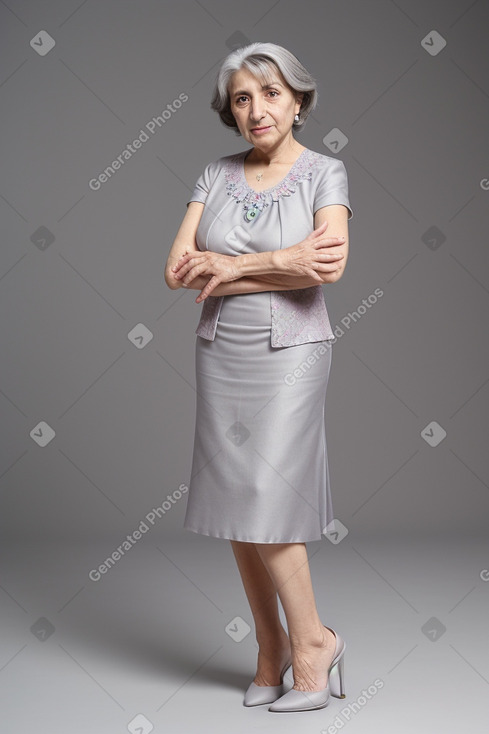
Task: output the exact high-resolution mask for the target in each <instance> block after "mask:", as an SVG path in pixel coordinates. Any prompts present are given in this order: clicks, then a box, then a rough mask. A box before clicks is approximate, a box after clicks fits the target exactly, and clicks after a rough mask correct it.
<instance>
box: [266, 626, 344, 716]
mask: <svg viewBox="0 0 489 734" xmlns="http://www.w3.org/2000/svg"><path fill="white" fill-rule="evenodd" d="M326 629H329V631H330V632H332V633H333V634H334V636H335V637H336V646H335V651H334V655H333V659H332V661H331V664H330V666H329V668H328V682H327V684H326V688H323V689H322V690H320V691H298V690H297V689H296V688H291V689H290V690H289V691H287V693H285V694H284V695H283V696H282V697H281V698H278V699H277V700H276V701H274V703H273V704H272V705H271V706H270V707H269V709H268V710H269V711H274V712H275V711H277V712H279V711H312V710H313V709H322V708H324V707H325V706H327V705H328V703H329V699H330V695H332V696H335V697H336V698H345V668H344V656H345V650H346V644H345V641H344V640H343V638H342V637H341V636H340V635H339V634H338V633H337V632H335V631H334V630H333V629H331V627H326Z"/></svg>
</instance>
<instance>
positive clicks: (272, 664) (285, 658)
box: [253, 633, 292, 686]
mask: <svg viewBox="0 0 489 734" xmlns="http://www.w3.org/2000/svg"><path fill="white" fill-rule="evenodd" d="M284 634H285V633H284ZM258 644H259V650H258V665H257V671H256V675H255V678H254V680H253V683H255V685H257V686H279V685H280V684H281V683H282V680H283V672H284V670H285V668H286V667H288V664H290V663H291V662H292V653H291V648H290V642H289V638H288V636H287V634H285V637H283V638H282V639H281V640H280V641H279V642H272V641H270V639H267V640H266V641H262V642H261V643H258Z"/></svg>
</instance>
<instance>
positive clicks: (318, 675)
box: [292, 626, 336, 691]
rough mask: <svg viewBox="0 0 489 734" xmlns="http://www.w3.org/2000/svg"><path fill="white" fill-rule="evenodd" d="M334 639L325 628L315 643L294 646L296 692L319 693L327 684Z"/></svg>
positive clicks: (334, 647)
mask: <svg viewBox="0 0 489 734" xmlns="http://www.w3.org/2000/svg"><path fill="white" fill-rule="evenodd" d="M335 649H336V637H335V635H334V634H333V633H332V632H331V630H329V629H328V628H327V627H324V626H323V628H322V634H321V635H320V636H319V639H318V640H317V642H316V643H311V644H308V645H301V646H300V647H298V646H295V647H294V651H293V658H292V661H293V662H292V667H293V670H294V685H293V688H294V689H295V690H296V691H321V690H323V689H324V688H326V685H327V683H328V669H329V667H330V665H331V663H332V661H333V658H334V653H335Z"/></svg>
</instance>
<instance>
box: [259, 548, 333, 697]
mask: <svg viewBox="0 0 489 734" xmlns="http://www.w3.org/2000/svg"><path fill="white" fill-rule="evenodd" d="M254 545H255V548H256V552H257V553H258V555H259V556H260V558H261V560H262V562H263V565H264V566H265V568H266V569H267V571H268V573H269V575H270V577H271V579H272V581H273V585H274V588H276V589H277V591H278V595H279V597H280V601H281V603H282V606H283V609H284V612H285V616H286V618H287V626H288V631H289V638H290V644H291V649H292V666H293V671H294V688H295V689H297V690H300V691H319V690H321V689H322V688H325V686H326V684H327V682H328V673H327V668H328V667H329V665H330V664H331V661H332V659H333V656H334V650H335V637H334V635H333V633H332V632H330V631H329V630H328V629H326V628H325V627H324V626H323V624H322V622H321V620H320V618H319V615H318V612H317V608H316V601H315V598H314V592H313V588H312V582H311V576H310V571H309V559H308V556H307V549H306V545H305V543H273V544H268V543H255V544H254Z"/></svg>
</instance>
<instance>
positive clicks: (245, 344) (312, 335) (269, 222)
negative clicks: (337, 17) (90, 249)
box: [165, 43, 353, 712]
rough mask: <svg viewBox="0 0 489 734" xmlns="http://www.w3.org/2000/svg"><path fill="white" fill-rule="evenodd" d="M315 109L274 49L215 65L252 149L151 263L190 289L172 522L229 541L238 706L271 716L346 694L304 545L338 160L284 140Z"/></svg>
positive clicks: (342, 212)
mask: <svg viewBox="0 0 489 734" xmlns="http://www.w3.org/2000/svg"><path fill="white" fill-rule="evenodd" d="M316 101H317V91H316V84H315V81H314V79H313V78H312V77H311V75H310V74H309V73H308V71H307V70H306V69H305V68H304V66H303V65H302V64H301V63H300V62H299V61H298V59H297V58H296V57H295V56H294V55H293V54H291V53H290V52H289V51H287V50H286V49H285V48H282V47H281V46H277V45H275V44H273V43H252V44H251V45H249V46H246V47H244V48H239V49H237V50H235V51H233V52H232V53H230V54H229V55H228V56H227V57H226V59H225V60H224V62H223V63H222V65H221V68H220V70H219V73H218V75H217V80H216V86H215V90H214V95H213V99H212V103H211V107H212V109H214V110H215V111H216V112H217V113H218V114H219V116H220V119H221V121H222V123H224V125H226V126H227V127H228V128H232V129H234V130H235V131H236V133H237V135H241V136H242V137H243V138H244V139H245V140H246V141H247V143H249V144H250V145H251V147H249V148H247V149H246V150H245V151H242V152H240V153H235V154H232V155H227V156H224V157H222V158H219V159H218V160H216V161H213V162H211V163H209V164H208V165H207V166H206V168H205V170H204V171H203V173H202V175H201V176H200V177H199V178H198V180H197V182H196V184H195V188H194V191H193V194H192V196H191V197H190V200H189V202H188V205H187V212H186V214H185V217H184V219H183V221H182V224H181V226H180V228H179V230H178V233H177V236H176V238H175V241H174V243H173V246H172V248H171V251H170V253H169V256H168V261H167V264H166V268H165V281H166V283H167V285H168V286H169V287H170V288H172V289H176V288H180V287H181V286H183V287H186V288H190V289H195V290H197V291H200V293H199V294H198V296H197V297H196V299H195V302H196V303H202V304H203V305H202V310H201V315H200V321H199V324H198V326H197V329H196V334H197V338H196V347H195V368H196V386H197V398H196V425H195V436H194V448H193V462H192V470H191V480H190V483H189V494H188V503H187V510H186V515H185V521H184V527H185V529H187V530H190V531H193V532H196V533H201V534H203V535H207V536H212V537H215V538H226V539H228V540H230V542H231V545H232V549H233V553H234V556H235V559H236V563H237V566H238V569H239V572H240V574H241V578H242V581H243V585H244V589H245V591H246V594H247V597H248V600H249V604H250V608H251V612H252V614H253V619H254V623H255V630H256V640H257V643H258V647H259V651H258V667H257V672H256V676H255V678H254V680H253V681H252V682H251V684H250V686H249V688H248V690H247V691H246V693H245V697H244V701H243V703H244V705H245V706H255V705H259V704H264V703H272V706H270V708H269V709H268V710H269V711H274V712H279V711H306V710H311V709H317V708H322V707H324V706H326V705H327V704H328V702H329V698H330V695H334V696H337V697H338V698H344V696H345V693H344V691H345V687H344V680H343V659H344V650H345V643H344V641H343V639H342V638H341V636H340V635H339V634H338V633H337V632H335V631H334V630H333V629H331V628H330V627H326V626H324V625H323V624H322V622H321V620H320V618H319V615H318V611H317V608H316V602H315V598H314V592H313V589H312V584H311V577H310V570H309V565H308V556H307V550H306V545H305V544H306V542H308V541H314V540H321V539H322V534H324V533H326V532H328V530H330V529H331V528H329V529H328V530H327V528H328V525H329V524H330V523H331V522H332V520H333V511H332V503H331V492H330V485H329V472H328V460H327V449H326V437H325V421H324V406H325V397H326V387H327V384H328V378H329V372H330V366H331V354H332V343H331V342H332V340H334V338H335V337H334V334H333V331H332V329H331V324H330V321H329V318H328V313H327V310H326V305H325V301H324V294H323V289H322V284H329V283H335V282H336V281H337V280H339V278H341V276H342V274H343V271H344V269H345V265H346V260H347V255H348V219H350V218H351V217H352V216H353V213H352V210H351V208H350V204H349V199H348V183H347V175H346V170H345V166H344V164H343V163H342V161H340V160H338V159H335V158H332V157H329V156H327V155H323V154H321V153H317V152H315V151H313V150H310V149H309V148H307V147H305V146H303V145H301V144H300V143H299V142H298V141H297V140H296V139H295V137H294V132H299V131H300V130H301V129H302V127H303V126H304V123H305V121H306V119H307V116H308V115H309V113H310V112H311V111H312V110H313V109H314V107H315V105H316ZM326 230H327V231H326ZM277 595H278V597H279V599H280V602H281V604H282V607H283V610H284V613H285V617H286V620H287V628H288V629H287V632H286V631H285V630H284V628H283V626H282V624H281V621H280V617H279V609H278V603H277ZM290 665H292V670H293V677H294V684H293V687H292V688H290V689H289V690H288V691H287V692H286V693H284V691H283V688H282V686H283V677H284V673H285V671H286V670H287V669H288V668H289V667H290Z"/></svg>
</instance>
